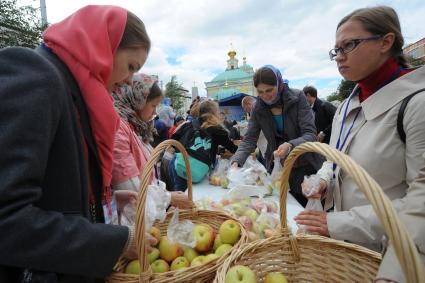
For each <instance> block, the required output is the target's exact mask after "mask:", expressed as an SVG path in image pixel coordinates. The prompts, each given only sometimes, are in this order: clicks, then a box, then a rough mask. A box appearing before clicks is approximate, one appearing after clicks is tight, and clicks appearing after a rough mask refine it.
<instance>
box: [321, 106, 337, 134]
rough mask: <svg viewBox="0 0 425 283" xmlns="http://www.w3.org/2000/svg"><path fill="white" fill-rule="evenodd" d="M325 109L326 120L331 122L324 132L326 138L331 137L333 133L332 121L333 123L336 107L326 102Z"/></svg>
mask: <svg viewBox="0 0 425 283" xmlns="http://www.w3.org/2000/svg"><path fill="white" fill-rule="evenodd" d="M324 109H325V114H326V118H327V120H328V121H329V124H328V126H327V127H326V128H325V129H324V130H323V132H324V133H325V135H326V136H330V135H331V133H332V121H333V118H334V116H335V112H336V107H335V106H334V105H332V103H329V102H326V101H325V102H324Z"/></svg>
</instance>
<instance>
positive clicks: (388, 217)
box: [280, 142, 425, 282]
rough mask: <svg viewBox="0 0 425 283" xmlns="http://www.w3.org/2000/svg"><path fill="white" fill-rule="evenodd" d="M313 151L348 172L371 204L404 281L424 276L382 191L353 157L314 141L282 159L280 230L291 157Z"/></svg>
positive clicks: (391, 206)
mask: <svg viewBox="0 0 425 283" xmlns="http://www.w3.org/2000/svg"><path fill="white" fill-rule="evenodd" d="M307 152H315V153H320V154H322V155H323V156H325V157H326V158H327V159H328V160H329V161H332V162H334V163H336V164H338V166H340V167H341V168H342V169H343V170H344V172H345V173H346V174H349V175H350V176H351V177H352V178H353V179H354V181H355V182H356V184H357V185H358V186H359V188H360V189H361V190H362V192H363V193H364V194H365V195H366V197H367V199H368V200H369V202H370V203H371V204H372V206H373V209H374V210H375V212H376V214H377V216H378V218H379V219H380V221H381V223H382V224H383V226H384V229H385V232H386V233H387V235H388V237H389V239H390V241H391V244H392V245H393V246H394V250H395V253H396V255H397V258H398V260H399V262H400V264H401V267H402V269H403V271H404V274H405V275H406V279H407V282H420V278H422V279H423V278H425V270H424V266H423V263H422V261H421V259H420V258H419V255H418V251H417V249H416V247H415V244H414V242H413V240H412V239H411V238H410V236H409V235H408V232H407V230H406V227H405V226H404V224H403V223H402V222H401V221H400V219H399V218H398V215H397V213H396V211H395V209H394V207H393V205H392V203H391V201H390V200H389V199H388V197H387V196H386V195H385V194H384V192H383V191H382V189H381V188H380V186H379V185H378V183H376V181H375V180H374V179H372V178H371V177H370V176H369V174H368V173H367V172H366V171H365V170H364V169H363V168H362V167H360V166H359V165H357V164H356V163H355V162H354V160H353V159H352V158H351V157H349V156H348V155H346V154H343V153H341V152H340V151H338V150H336V149H334V148H332V147H330V146H329V145H327V144H323V143H318V142H307V143H303V144H302V145H299V146H297V147H296V148H294V150H292V152H291V154H290V155H289V156H288V157H287V158H286V160H285V164H284V167H283V173H282V179H281V180H282V188H281V195H280V216H281V217H280V219H281V220H280V221H281V225H282V229H287V223H286V221H287V220H286V198H287V193H288V189H289V184H288V180H289V175H290V173H291V169H292V167H293V165H294V162H295V160H296V159H297V158H298V157H299V156H300V155H301V154H303V153H307Z"/></svg>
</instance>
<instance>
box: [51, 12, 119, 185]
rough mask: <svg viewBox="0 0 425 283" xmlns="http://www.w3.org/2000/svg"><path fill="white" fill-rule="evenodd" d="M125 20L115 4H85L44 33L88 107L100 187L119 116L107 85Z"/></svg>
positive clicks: (106, 177)
mask: <svg viewBox="0 0 425 283" xmlns="http://www.w3.org/2000/svg"><path fill="white" fill-rule="evenodd" d="M126 22H127V11H126V10H125V9H123V8H120V7H116V6H86V7H84V8H82V9H80V10H78V11H77V12H75V13H74V14H72V15H71V16H69V17H68V18H66V19H65V20H63V21H61V22H59V23H57V24H54V25H52V26H50V27H49V28H48V29H47V30H46V31H45V32H44V33H43V40H44V42H45V44H46V45H47V46H48V47H49V48H50V49H52V51H53V53H55V54H56V55H57V56H58V57H59V58H60V59H61V60H62V61H63V62H64V63H65V64H66V65H67V66H68V68H69V69H70V71H71V72H72V74H73V76H74V78H75V80H76V81H77V83H78V86H79V87H80V91H81V94H82V96H83V99H84V102H85V104H86V106H87V111H88V114H89V118H90V125H91V128H92V131H93V136H94V139H95V141H96V145H97V151H98V155H99V162H100V166H101V169H102V178H103V186H104V187H109V186H110V185H111V178H112V149H113V144H114V137H115V132H116V130H117V129H118V126H119V117H118V115H117V113H116V112H115V110H114V106H113V101H112V97H111V96H110V94H109V92H108V90H107V84H108V82H109V79H110V77H111V74H112V68H113V62H114V55H115V52H116V51H117V49H118V46H119V44H120V42H121V38H122V36H123V34H124V29H125V26H126Z"/></svg>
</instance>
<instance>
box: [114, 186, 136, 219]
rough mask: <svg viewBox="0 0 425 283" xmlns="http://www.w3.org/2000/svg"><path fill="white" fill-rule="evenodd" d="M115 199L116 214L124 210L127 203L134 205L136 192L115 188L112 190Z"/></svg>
mask: <svg viewBox="0 0 425 283" xmlns="http://www.w3.org/2000/svg"><path fill="white" fill-rule="evenodd" d="M114 196H115V199H116V201H117V211H118V215H121V213H122V212H123V210H124V207H125V206H126V205H127V204H129V203H130V204H132V205H134V206H136V203H137V193H136V192H135V191H130V190H117V191H115V192H114Z"/></svg>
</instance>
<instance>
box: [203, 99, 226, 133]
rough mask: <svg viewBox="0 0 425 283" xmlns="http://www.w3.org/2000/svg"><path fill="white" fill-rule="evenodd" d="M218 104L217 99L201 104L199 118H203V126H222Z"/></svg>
mask: <svg viewBox="0 0 425 283" xmlns="http://www.w3.org/2000/svg"><path fill="white" fill-rule="evenodd" d="M218 114H219V112H218V104H217V102H215V101H212V100H207V101H203V102H201V103H200V104H199V118H200V120H201V123H202V125H201V128H209V127H214V126H221V122H220V117H219V116H218Z"/></svg>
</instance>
